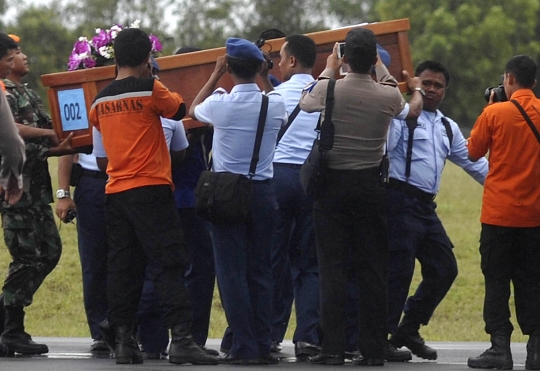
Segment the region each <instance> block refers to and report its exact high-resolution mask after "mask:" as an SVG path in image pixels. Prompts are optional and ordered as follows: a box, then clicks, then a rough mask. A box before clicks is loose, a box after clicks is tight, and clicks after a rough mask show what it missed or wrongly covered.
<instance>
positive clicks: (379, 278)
mask: <svg viewBox="0 0 540 371" xmlns="http://www.w3.org/2000/svg"><path fill="white" fill-rule="evenodd" d="M385 207H386V205H385V190H384V188H383V187H382V185H381V184H380V182H379V171H378V169H367V170H358V171H347V170H330V174H329V180H328V189H327V191H326V194H325V195H324V197H323V198H321V199H319V200H318V201H316V202H315V205H314V212H313V216H314V222H315V235H316V240H317V255H318V261H319V269H320V273H319V274H320V303H321V304H320V306H321V311H320V313H321V315H320V316H321V327H322V331H323V340H322V352H323V353H325V354H334V355H343V354H344V351H345V322H346V321H345V308H346V306H347V300H346V290H347V280H348V277H349V274H348V269H350V267H351V266H352V267H353V269H354V270H355V271H356V290H358V294H359V295H358V297H359V303H358V308H359V310H358V332H359V339H358V347H359V350H360V352H361V353H362V355H363V356H364V357H366V358H384V343H385V341H386V317H387V284H388V238H387V231H386V211H385Z"/></svg>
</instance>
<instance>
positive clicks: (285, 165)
mask: <svg viewBox="0 0 540 371" xmlns="http://www.w3.org/2000/svg"><path fill="white" fill-rule="evenodd" d="M274 166H277V167H289V168H291V169H300V168H301V167H302V165H298V164H286V163H283V162H274Z"/></svg>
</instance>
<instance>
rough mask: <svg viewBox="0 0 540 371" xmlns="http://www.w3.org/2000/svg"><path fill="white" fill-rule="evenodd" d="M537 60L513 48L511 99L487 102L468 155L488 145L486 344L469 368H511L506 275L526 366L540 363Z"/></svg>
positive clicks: (483, 239)
mask: <svg viewBox="0 0 540 371" xmlns="http://www.w3.org/2000/svg"><path fill="white" fill-rule="evenodd" d="M536 71H537V66H536V63H535V62H534V61H533V60H532V59H531V58H530V57H528V56H525V55H517V56H514V57H512V58H511V59H510V60H509V61H508V62H507V63H506V67H505V71H504V80H503V86H504V90H505V93H506V96H507V97H509V98H510V101H506V102H501V103H496V104H493V103H494V99H493V97H494V95H495V93H492V94H491V97H490V102H489V103H490V104H489V105H488V106H487V107H486V108H484V111H483V112H482V114H481V115H480V117H478V119H477V120H476V123H475V124H474V127H473V130H472V131H471V137H470V138H469V144H468V147H469V158H470V159H471V160H472V161H477V160H478V159H481V158H482V157H483V156H484V155H485V154H486V153H487V152H488V151H489V173H488V176H487V178H486V182H485V185H484V196H483V200H482V201H483V202H482V214H481V217H480V221H481V223H482V231H481V234H480V255H481V268H482V273H483V275H484V280H485V299H484V321H485V323H486V327H485V329H486V332H487V333H488V334H489V335H490V336H491V348H489V349H488V350H486V351H485V352H484V353H482V354H481V355H480V356H478V357H471V358H469V360H468V365H469V367H471V368H498V369H512V366H513V360H512V354H511V351H510V336H511V334H512V331H513V326H512V324H511V322H510V309H509V305H508V299H509V297H510V282H512V283H513V285H514V295H515V297H514V298H515V303H516V314H517V320H518V323H519V326H520V327H521V330H522V332H523V334H525V335H529V341H528V343H527V360H526V363H525V368H526V369H527V370H540V313H539V312H538V308H539V307H540V188H539V187H538V184H539V183H540V165H539V164H540V151H539V149H540V135H539V134H538V131H539V130H540V120H539V116H540V100H539V99H537V98H536V96H535V95H534V92H533V91H532V89H533V88H534V86H535V85H536Z"/></svg>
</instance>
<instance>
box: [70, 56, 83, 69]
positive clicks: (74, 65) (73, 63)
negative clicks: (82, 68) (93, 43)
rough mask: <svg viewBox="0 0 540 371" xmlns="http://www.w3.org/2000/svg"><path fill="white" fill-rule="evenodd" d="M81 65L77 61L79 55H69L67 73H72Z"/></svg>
mask: <svg viewBox="0 0 540 371" xmlns="http://www.w3.org/2000/svg"><path fill="white" fill-rule="evenodd" d="M80 64H81V61H80V60H79V55H78V54H77V53H75V52H73V53H71V55H70V56H69V62H68V71H73V70H76V69H77V68H79V65H80Z"/></svg>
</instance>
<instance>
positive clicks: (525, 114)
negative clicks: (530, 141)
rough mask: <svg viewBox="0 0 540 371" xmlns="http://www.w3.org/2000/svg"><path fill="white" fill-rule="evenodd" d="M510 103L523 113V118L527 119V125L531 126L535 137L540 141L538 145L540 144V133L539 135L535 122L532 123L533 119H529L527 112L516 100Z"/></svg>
mask: <svg viewBox="0 0 540 371" xmlns="http://www.w3.org/2000/svg"><path fill="white" fill-rule="evenodd" d="M510 102H512V103H514V105H515V106H516V107H517V108H518V110H519V111H520V112H521V114H522V115H523V118H524V119H525V121H527V124H529V127H530V128H531V130H532V132H533V134H534V136H535V137H536V140H537V141H538V143H540V133H538V129H536V126H534V124H533V122H532V121H531V118H530V117H529V115H527V112H525V110H524V109H523V107H522V106H521V104H519V103H518V102H517V101H516V100H514V99H512V100H511V101H510Z"/></svg>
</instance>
